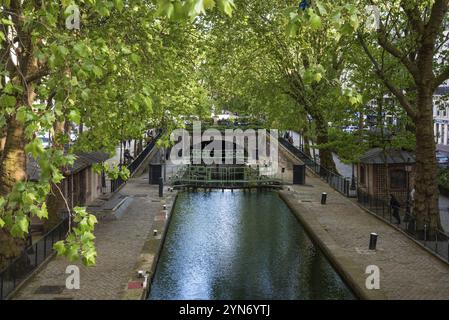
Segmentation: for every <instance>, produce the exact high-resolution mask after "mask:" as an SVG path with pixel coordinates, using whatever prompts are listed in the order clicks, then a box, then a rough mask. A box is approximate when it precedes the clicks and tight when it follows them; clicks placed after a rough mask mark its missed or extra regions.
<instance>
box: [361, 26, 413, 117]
mask: <svg viewBox="0 0 449 320" xmlns="http://www.w3.org/2000/svg"><path fill="white" fill-rule="evenodd" d="M357 38H358V40H359V42H360V44H361V46H362V48H363V51H365V53H366V55H367V56H368V58H369V60H370V61H371V63H372V64H373V66H374V68H375V71H376V74H377V75H378V77H379V78H380V79H381V80H382V82H383V83H384V84H385V86H386V87H387V88H388V89H389V90H390V92H391V93H392V94H393V95H394V96H395V97H396V98H397V99H398V101H399V103H400V104H401V106H402V107H403V108H404V109H405V111H406V112H407V114H408V115H409V116H410V118H412V119H415V118H416V111H415V110H414V109H413V106H412V105H411V104H410V102H409V101H408V99H407V97H406V96H405V95H404V94H403V93H402V92H401V90H399V89H398V88H397V87H396V86H395V85H394V84H393V83H392V82H391V81H390V80H388V78H387V77H386V75H385V73H384V71H383V70H382V69H381V68H380V66H379V63H378V62H377V61H376V58H374V56H373V55H372V53H371V52H370V51H369V49H368V47H367V45H366V43H365V41H364V40H363V38H362V37H361V35H360V34H359V35H358V37H357Z"/></svg>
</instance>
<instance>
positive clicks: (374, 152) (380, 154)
mask: <svg viewBox="0 0 449 320" xmlns="http://www.w3.org/2000/svg"><path fill="white" fill-rule="evenodd" d="M360 162H361V163H367V164H385V163H388V164H401V163H410V164H413V163H415V155H414V154H413V153H411V152H408V151H405V150H398V149H391V150H386V151H385V153H384V150H383V149H381V148H374V149H371V150H368V151H367V152H366V153H365V154H364V155H363V156H362V157H361V158H360Z"/></svg>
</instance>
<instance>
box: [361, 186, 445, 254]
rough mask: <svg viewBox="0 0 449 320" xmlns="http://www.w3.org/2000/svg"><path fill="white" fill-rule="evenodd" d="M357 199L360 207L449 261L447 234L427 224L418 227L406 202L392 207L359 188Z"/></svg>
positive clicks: (384, 200)
mask: <svg viewBox="0 0 449 320" xmlns="http://www.w3.org/2000/svg"><path fill="white" fill-rule="evenodd" d="M357 201H358V203H359V204H360V205H361V206H362V207H364V208H366V209H367V210H369V211H370V212H372V213H373V214H375V215H377V216H379V217H381V218H382V219H383V220H385V221H386V222H388V223H390V224H393V225H396V226H397V227H398V228H399V229H401V230H402V231H404V232H406V233H407V234H408V235H409V236H410V237H412V238H413V239H415V240H416V241H418V242H419V243H421V244H422V245H424V246H425V247H426V248H427V249H429V250H430V251H432V252H434V253H435V254H437V255H438V256H440V257H441V258H442V259H444V260H445V261H449V235H447V234H446V233H445V232H444V231H443V230H440V229H435V228H431V227H430V226H429V224H424V227H423V228H418V227H417V223H416V219H415V217H414V215H413V208H412V207H410V206H407V202H405V203H402V204H401V205H400V206H399V207H392V206H390V202H389V201H387V200H386V199H384V198H379V197H374V196H372V195H370V194H368V193H366V192H364V191H362V190H360V189H359V190H357Z"/></svg>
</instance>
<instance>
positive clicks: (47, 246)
mask: <svg viewBox="0 0 449 320" xmlns="http://www.w3.org/2000/svg"><path fill="white" fill-rule="evenodd" d="M68 228H69V218H68V217H66V218H65V219H64V220H63V221H61V222H60V223H59V224H58V225H57V226H56V227H55V228H53V229H52V230H51V231H49V232H48V233H47V234H46V235H45V236H43V237H42V238H41V239H39V241H37V242H36V243H34V244H33V245H31V246H29V247H28V248H27V249H26V250H25V251H23V253H22V254H21V255H20V256H19V257H17V258H15V259H14V260H13V261H12V262H11V263H10V264H9V265H8V266H7V267H6V268H5V269H3V270H2V271H0V300H4V299H7V298H8V296H9V295H10V294H11V293H12V292H13V291H14V290H15V289H16V288H17V286H18V285H19V284H20V283H22V282H23V281H24V280H25V279H26V278H27V277H28V276H29V275H30V274H31V273H32V272H33V271H34V270H35V269H36V268H37V267H38V266H39V265H40V264H41V263H42V262H44V261H45V259H47V257H49V256H50V255H52V254H53V244H55V243H56V242H58V241H59V240H63V239H65V237H66V235H67V231H68Z"/></svg>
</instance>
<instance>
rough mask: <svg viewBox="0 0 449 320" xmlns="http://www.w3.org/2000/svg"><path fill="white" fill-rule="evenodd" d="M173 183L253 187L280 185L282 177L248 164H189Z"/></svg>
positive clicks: (193, 185)
mask: <svg viewBox="0 0 449 320" xmlns="http://www.w3.org/2000/svg"><path fill="white" fill-rule="evenodd" d="M171 183H172V184H173V185H186V186H192V187H212V186H214V187H223V188H226V187H252V186H254V187H255V186H263V185H280V184H282V181H281V180H280V179H276V178H272V177H268V176H264V175H261V174H260V173H259V171H258V170H256V169H254V168H250V167H248V166H227V167H223V166H218V167H214V166H207V165H187V166H185V167H183V168H182V169H180V170H179V171H178V173H177V175H176V176H174V177H173V178H172V180H171Z"/></svg>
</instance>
